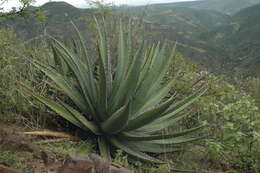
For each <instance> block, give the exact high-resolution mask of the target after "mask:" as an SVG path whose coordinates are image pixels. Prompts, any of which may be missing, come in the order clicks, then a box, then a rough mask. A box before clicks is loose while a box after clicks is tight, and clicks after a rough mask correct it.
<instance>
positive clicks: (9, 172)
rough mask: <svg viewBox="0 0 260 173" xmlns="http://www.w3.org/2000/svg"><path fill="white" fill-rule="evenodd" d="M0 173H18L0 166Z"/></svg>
mask: <svg viewBox="0 0 260 173" xmlns="http://www.w3.org/2000/svg"><path fill="white" fill-rule="evenodd" d="M0 173H19V172H18V171H16V170H15V169H12V168H8V167H5V166H4V165H0Z"/></svg>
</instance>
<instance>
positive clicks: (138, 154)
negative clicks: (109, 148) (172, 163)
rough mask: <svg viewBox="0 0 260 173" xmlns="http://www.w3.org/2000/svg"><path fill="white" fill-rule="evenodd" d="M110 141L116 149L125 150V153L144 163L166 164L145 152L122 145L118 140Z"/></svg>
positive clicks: (111, 139)
mask: <svg viewBox="0 0 260 173" xmlns="http://www.w3.org/2000/svg"><path fill="white" fill-rule="evenodd" d="M109 141H110V143H111V144H112V145H114V146H115V147H117V148H119V149H121V150H123V151H124V152H126V153H128V154H130V155H132V156H134V157H137V158H138V159H141V160H143V161H148V162H154V163H161V164H162V163H165V162H163V161H161V160H158V159H156V158H154V157H151V156H149V155H147V154H145V153H143V152H140V151H136V150H135V149H134V148H131V147H130V146H128V145H126V144H124V143H122V142H121V141H119V140H117V139H114V138H109Z"/></svg>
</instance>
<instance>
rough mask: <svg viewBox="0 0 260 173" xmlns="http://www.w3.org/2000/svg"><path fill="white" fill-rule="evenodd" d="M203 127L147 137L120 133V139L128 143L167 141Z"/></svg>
mask: <svg viewBox="0 0 260 173" xmlns="http://www.w3.org/2000/svg"><path fill="white" fill-rule="evenodd" d="M203 127H205V124H202V125H200V126H198V127H194V128H191V129H187V130H183V131H181V132H177V133H170V134H160V135H149V136H144V135H135V134H133V133H126V132H124V133H122V134H121V135H120V137H122V138H123V139H125V140H129V141H151V140H160V139H169V138H173V137H179V136H184V135H187V134H189V133H192V132H195V131H197V130H199V129H201V128H203Z"/></svg>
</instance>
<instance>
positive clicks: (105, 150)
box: [98, 136, 111, 161]
mask: <svg viewBox="0 0 260 173" xmlns="http://www.w3.org/2000/svg"><path fill="white" fill-rule="evenodd" d="M98 148H99V151H100V154H101V156H103V157H104V158H105V159H107V160H108V161H110V160H111V155H110V146H109V143H108V142H107V141H106V140H105V139H104V137H103V136H99V137H98Z"/></svg>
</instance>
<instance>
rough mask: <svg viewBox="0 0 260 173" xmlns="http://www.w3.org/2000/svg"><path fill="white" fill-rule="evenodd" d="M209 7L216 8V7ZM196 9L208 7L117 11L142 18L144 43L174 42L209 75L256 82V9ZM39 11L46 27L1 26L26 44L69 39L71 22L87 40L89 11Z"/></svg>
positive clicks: (259, 14) (51, 7)
mask: <svg viewBox="0 0 260 173" xmlns="http://www.w3.org/2000/svg"><path fill="white" fill-rule="evenodd" d="M209 2H211V3H212V4H214V2H215V1H214V0H209V1H207V3H209ZM239 2H240V1H239ZM248 2H250V3H251V4H252V3H255V2H257V1H248ZM198 3H199V4H202V3H206V1H205V2H204V1H198V2H185V3H171V4H154V5H151V6H148V7H144V6H140V7H127V10H126V9H125V8H119V9H120V10H119V11H120V12H121V13H124V14H126V15H130V16H132V17H137V18H139V17H140V16H141V17H142V16H143V18H144V22H145V28H146V32H145V33H144V34H145V37H146V38H147V39H152V40H162V41H164V40H165V39H168V40H170V41H173V42H176V41H177V43H178V44H177V45H178V51H180V52H181V53H182V54H183V55H184V56H185V57H187V58H188V59H189V60H191V61H193V62H196V63H197V64H199V65H200V66H202V67H204V68H206V69H208V70H210V71H213V72H216V73H227V74H236V75H238V76H241V75H242V76H259V75H260V70H259V69H260V67H259V46H260V45H259V40H260V38H259V37H260V34H259V32H260V25H259V23H260V5H255V6H252V7H249V8H245V9H243V10H242V11H240V12H238V13H236V14H234V15H233V16H229V15H227V14H223V13H220V12H217V11H214V10H202V9H198V8H195V6H196V4H197V5H198ZM185 5H186V7H185ZM188 6H190V7H188ZM191 7H192V8H191ZM40 9H41V11H43V13H44V14H45V15H46V17H47V22H46V23H40V22H38V21H37V20H36V19H35V18H30V19H29V20H21V19H15V20H9V21H6V22H5V23H4V24H2V25H1V26H2V27H6V26H9V27H10V26H11V27H12V28H13V29H14V30H15V31H16V32H17V33H18V34H19V35H21V36H22V37H24V38H25V39H31V38H34V37H37V36H39V35H41V34H43V33H46V32H47V33H48V34H50V35H53V36H55V37H60V38H68V37H70V36H71V35H72V32H71V30H72V29H71V24H70V21H71V20H72V21H74V22H75V23H76V24H77V26H79V28H80V29H81V30H82V31H84V34H85V36H86V37H87V38H88V35H87V34H88V33H89V32H88V31H87V30H86V27H87V26H88V25H89V23H88V21H87V17H91V16H92V12H91V10H90V9H78V8H75V7H73V6H72V5H70V4H67V3H65V2H50V3H47V4H45V5H43V6H42V7H40Z"/></svg>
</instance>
